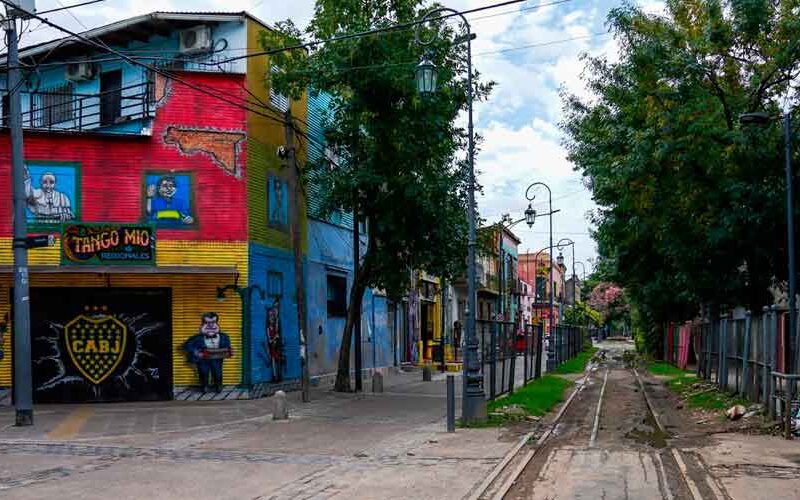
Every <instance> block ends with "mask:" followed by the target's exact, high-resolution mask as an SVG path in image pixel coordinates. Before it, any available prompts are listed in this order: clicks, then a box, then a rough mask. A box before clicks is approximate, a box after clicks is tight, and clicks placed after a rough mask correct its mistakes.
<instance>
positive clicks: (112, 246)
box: [61, 224, 156, 265]
mask: <svg viewBox="0 0 800 500" xmlns="http://www.w3.org/2000/svg"><path fill="white" fill-rule="evenodd" d="M61 263H62V264H65V265H75V264H77V265H81V264H83V265H155V263H156V241H155V230H154V228H153V226H149V225H143V224H136V225H128V224H66V225H64V228H63V230H62V232H61Z"/></svg>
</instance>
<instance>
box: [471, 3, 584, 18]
mask: <svg viewBox="0 0 800 500" xmlns="http://www.w3.org/2000/svg"><path fill="white" fill-rule="evenodd" d="M571 1H572V0H559V1H556V2H550V3H547V4H539V5H532V6H530V7H521V8H519V9H516V10H507V11H505V12H498V13H496V14H489V15H486V16H481V17H473V18H472V19H471V20H472V21H480V20H482V19H491V18H493V17H499V16H505V15H508V14H519V13H520V12H525V11H529V10H538V9H540V8H542V7H552V6H555V5H561V4H563V3H569V2H571Z"/></svg>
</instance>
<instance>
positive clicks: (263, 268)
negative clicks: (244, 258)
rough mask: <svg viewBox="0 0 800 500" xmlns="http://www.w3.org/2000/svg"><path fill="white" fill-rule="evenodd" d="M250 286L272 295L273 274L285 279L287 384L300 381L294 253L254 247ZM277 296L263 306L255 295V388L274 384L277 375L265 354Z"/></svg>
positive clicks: (252, 358)
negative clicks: (270, 277) (270, 315)
mask: <svg viewBox="0 0 800 500" xmlns="http://www.w3.org/2000/svg"><path fill="white" fill-rule="evenodd" d="M249 248H250V251H249V282H248V284H249V285H254V284H257V285H258V286H260V287H261V288H262V289H263V290H264V291H265V292H267V293H268V294H270V293H271V292H272V291H273V290H274V289H275V288H274V284H273V286H269V285H268V283H267V276H268V274H269V273H270V272H272V273H279V274H280V275H281V288H282V294H281V295H280V296H279V297H278V298H279V299H280V325H281V335H282V336H283V349H284V355H285V356H286V364H285V366H284V371H283V380H293V379H294V380H297V379H299V378H300V332H299V328H298V323H297V291H296V288H295V281H294V256H293V254H292V252H288V251H285V250H278V249H274V248H269V247H266V246H264V245H261V244H259V243H250V246H249ZM275 298H276V296H268V297H267V299H266V301H264V302H262V301H261V298H260V296H259V295H258V293H257V292H255V293H253V301H252V305H251V316H250V320H251V321H250V346H251V347H250V366H251V373H252V382H253V383H254V384H257V383H262V382H271V381H273V373H272V369H271V366H270V363H269V362H268V359H269V358H268V353H267V352H266V350H265V345H266V344H265V341H266V335H267V328H266V321H267V309H268V308H270V307H272V305H273V303H274V300H275Z"/></svg>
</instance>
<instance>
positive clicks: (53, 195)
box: [24, 167, 75, 223]
mask: <svg viewBox="0 0 800 500" xmlns="http://www.w3.org/2000/svg"><path fill="white" fill-rule="evenodd" d="M24 184H25V198H26V199H27V203H28V210H30V211H31V213H33V215H34V216H35V217H36V219H37V221H40V222H45V223H58V222H64V221H69V220H72V219H74V218H75V214H74V213H73V212H72V205H71V203H70V201H69V196H67V195H66V193H62V192H61V191H58V190H57V189H56V176H55V174H53V173H52V172H45V173H43V174H42V176H41V177H40V178H39V188H38V189H37V188H34V187H33V185H32V182H31V176H30V173H29V172H28V168H27V167H26V168H25V177H24Z"/></svg>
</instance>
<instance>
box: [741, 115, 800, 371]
mask: <svg viewBox="0 0 800 500" xmlns="http://www.w3.org/2000/svg"><path fill="white" fill-rule="evenodd" d="M772 120H773V116H771V115H770V114H768V113H762V112H755V113H744V114H742V115H739V123H740V124H742V125H767V124H768V123H769V122H771V121H772ZM791 133H792V120H791V110H790V109H787V110H785V112H784V115H783V141H784V148H785V163H786V237H787V246H788V251H789V258H788V263H787V264H788V271H789V279H788V281H789V292H788V293H789V332H790V333H789V339H790V340H789V342H790V349H788V350H787V352H786V357H785V360H786V366H787V367H788V368H787V372H790V373H797V368H798V367H797V363H798V359H800V342H798V340H797V305H796V295H797V266H796V262H795V235H794V232H795V225H794V180H793V177H794V175H793V172H792V136H791Z"/></svg>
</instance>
